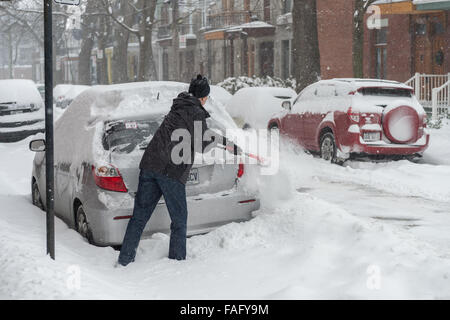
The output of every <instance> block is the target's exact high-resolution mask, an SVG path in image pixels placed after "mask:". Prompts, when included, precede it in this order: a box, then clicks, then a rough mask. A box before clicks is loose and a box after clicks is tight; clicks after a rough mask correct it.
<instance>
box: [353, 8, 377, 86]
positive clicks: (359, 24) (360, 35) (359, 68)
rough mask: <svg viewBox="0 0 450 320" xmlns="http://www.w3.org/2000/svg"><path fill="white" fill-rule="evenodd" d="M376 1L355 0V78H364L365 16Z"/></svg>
mask: <svg viewBox="0 0 450 320" xmlns="http://www.w3.org/2000/svg"><path fill="white" fill-rule="evenodd" d="M374 2H375V0H355V8H354V10H355V11H354V12H355V13H354V15H353V76H354V77H355V78H363V77H364V30H365V26H364V15H365V14H366V11H367V9H368V8H369V7H370V6H371V5H372V4H373V3H374Z"/></svg>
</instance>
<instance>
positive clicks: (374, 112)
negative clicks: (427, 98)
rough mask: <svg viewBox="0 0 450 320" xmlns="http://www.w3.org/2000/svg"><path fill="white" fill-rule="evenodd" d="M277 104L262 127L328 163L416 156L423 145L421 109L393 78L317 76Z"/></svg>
mask: <svg viewBox="0 0 450 320" xmlns="http://www.w3.org/2000/svg"><path fill="white" fill-rule="evenodd" d="M283 106H284V107H287V110H285V111H284V112H283V113H281V114H279V115H278V117H275V118H272V119H271V120H270V121H269V124H268V128H269V129H270V130H279V132H280V134H281V135H283V136H287V137H289V138H290V139H292V140H294V141H295V142H297V143H299V144H300V145H301V146H302V147H304V148H305V149H306V150H309V151H311V152H317V153H320V155H321V157H322V158H323V159H325V160H328V161H331V162H335V163H343V162H344V161H345V160H346V159H348V158H350V157H352V158H356V157H360V156H364V157H370V158H377V159H378V158H387V157H392V158H409V157H416V156H421V155H422V153H423V152H424V151H425V149H426V148H427V147H428V143H429V134H428V133H427V132H426V129H425V128H426V113H425V111H424V109H423V107H422V106H421V105H420V103H419V102H418V100H417V99H416V97H415V95H414V91H413V89H412V88H411V87H409V86H406V85H404V84H402V83H399V82H395V81H386V80H370V79H333V80H322V81H319V82H317V83H314V84H312V85H310V86H308V87H307V88H305V89H304V90H303V91H302V92H301V93H300V94H299V95H298V96H297V98H295V100H294V101H293V102H292V103H286V101H285V102H284V103H283Z"/></svg>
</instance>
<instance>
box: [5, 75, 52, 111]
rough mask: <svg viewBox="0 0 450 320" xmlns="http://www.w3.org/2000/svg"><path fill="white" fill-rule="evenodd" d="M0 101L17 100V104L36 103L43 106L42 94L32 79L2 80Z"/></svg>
mask: <svg viewBox="0 0 450 320" xmlns="http://www.w3.org/2000/svg"><path fill="white" fill-rule="evenodd" d="M0 102H16V103H17V104H19V105H21V104H30V103H34V104H35V105H39V107H42V106H43V101H42V98H41V95H40V93H39V91H38V89H37V87H36V84H35V83H34V82H33V81H32V80H24V79H7V80H0Z"/></svg>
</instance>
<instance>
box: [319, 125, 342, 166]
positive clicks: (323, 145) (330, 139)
mask: <svg viewBox="0 0 450 320" xmlns="http://www.w3.org/2000/svg"><path fill="white" fill-rule="evenodd" d="M336 154H337V149H336V140H335V139H334V135H333V134H332V133H331V132H327V133H325V134H324V135H323V136H322V138H321V139H320V157H321V158H322V159H324V160H326V161H329V162H331V163H339V161H338V159H337V157H336Z"/></svg>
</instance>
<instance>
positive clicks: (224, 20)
mask: <svg viewBox="0 0 450 320" xmlns="http://www.w3.org/2000/svg"><path fill="white" fill-rule="evenodd" d="M255 16H258V17H259V13H258V12H254V11H252V12H251V13H250V12H249V11H228V12H222V13H218V14H213V15H209V16H208V18H207V25H208V27H209V28H212V29H221V28H225V27H230V26H236V25H240V24H244V23H247V22H250V21H251V19H252V17H253V18H255Z"/></svg>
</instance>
